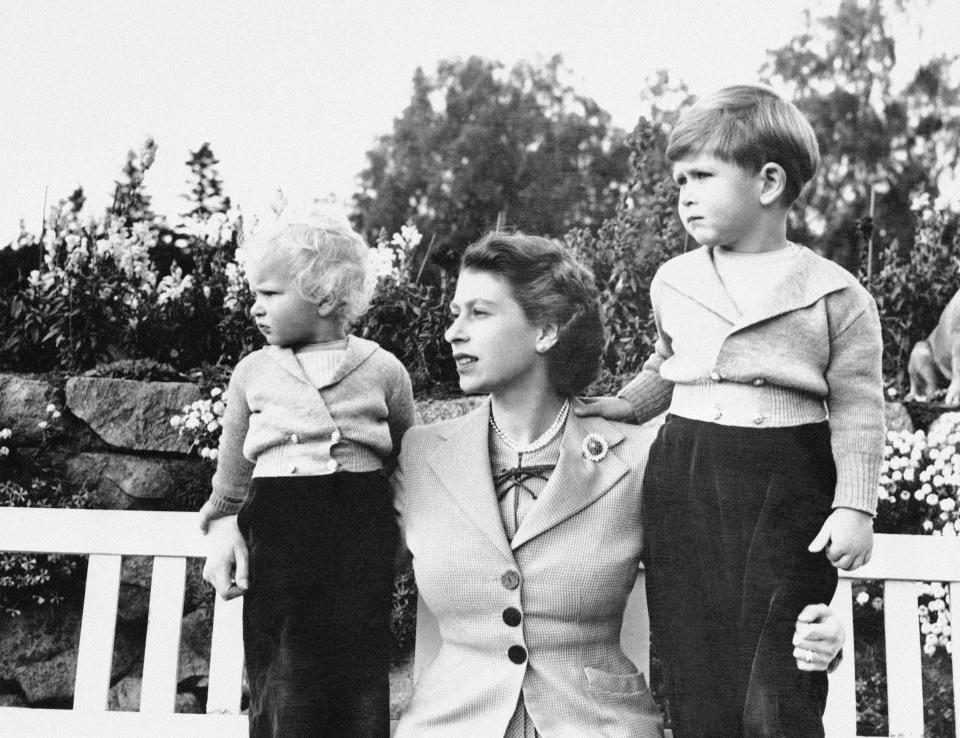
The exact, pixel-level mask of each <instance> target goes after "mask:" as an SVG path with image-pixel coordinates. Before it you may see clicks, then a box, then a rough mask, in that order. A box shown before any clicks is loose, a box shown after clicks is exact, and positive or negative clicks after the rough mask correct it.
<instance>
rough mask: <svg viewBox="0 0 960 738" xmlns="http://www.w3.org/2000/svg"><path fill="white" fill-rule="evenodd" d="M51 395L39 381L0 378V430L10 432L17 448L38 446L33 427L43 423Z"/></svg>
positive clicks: (8, 376)
mask: <svg viewBox="0 0 960 738" xmlns="http://www.w3.org/2000/svg"><path fill="white" fill-rule="evenodd" d="M54 391H55V390H54V388H53V386H52V385H51V384H49V383H48V382H44V381H42V380H39V379H29V378H27V377H20V376H18V375H16V374H0V428H9V429H10V430H12V431H13V439H12V440H13V441H14V442H15V443H16V444H17V445H21V444H31V445H34V444H36V443H38V442H39V441H40V430H39V428H38V427H37V423H39V422H40V421H41V420H47V404H48V403H49V402H50V398H51V397H52V396H53V394H54Z"/></svg>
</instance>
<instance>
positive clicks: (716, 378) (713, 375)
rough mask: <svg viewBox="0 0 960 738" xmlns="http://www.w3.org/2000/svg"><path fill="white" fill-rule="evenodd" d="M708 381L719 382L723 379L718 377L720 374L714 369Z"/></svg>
mask: <svg viewBox="0 0 960 738" xmlns="http://www.w3.org/2000/svg"><path fill="white" fill-rule="evenodd" d="M710 379H712V380H713V381H714V382H719V381H720V380H722V379H723V377H721V376H720V372H718V371H717V370H716V369H714V370H713V371H712V372H710Z"/></svg>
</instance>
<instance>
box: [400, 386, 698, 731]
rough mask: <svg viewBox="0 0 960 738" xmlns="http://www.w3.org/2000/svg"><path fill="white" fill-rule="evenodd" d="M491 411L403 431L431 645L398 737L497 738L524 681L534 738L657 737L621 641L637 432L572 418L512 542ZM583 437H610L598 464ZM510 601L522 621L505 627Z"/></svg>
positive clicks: (632, 575) (641, 452)
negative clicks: (494, 467) (433, 650)
mask: <svg viewBox="0 0 960 738" xmlns="http://www.w3.org/2000/svg"><path fill="white" fill-rule="evenodd" d="M489 418H490V404H489V401H487V402H486V403H484V404H483V405H482V406H481V407H480V408H478V409H477V410H474V411H473V412H471V413H469V414H468V415H466V416H464V417H462V418H458V419H456V420H450V421H446V422H443V423H437V424H434V425H427V426H415V427H413V428H411V429H410V430H409V431H408V432H407V434H406V436H404V439H403V445H402V450H401V453H400V462H399V467H398V469H397V472H396V474H395V475H394V480H395V490H396V496H397V506H398V510H399V511H400V514H401V517H402V523H403V527H404V535H405V538H406V544H407V547H408V548H409V550H410V552H411V553H412V555H413V566H414V571H415V573H416V579H417V585H418V587H419V589H420V594H421V595H422V597H423V599H424V601H425V602H426V603H427V605H428V606H429V607H430V610H431V611H432V612H433V614H434V615H436V617H437V619H438V621H439V628H440V636H441V639H442V645H441V648H440V651H439V654H438V655H437V657H436V659H435V660H434V661H433V662H432V663H431V664H430V665H429V666H428V667H427V668H426V669H425V670H424V672H423V674H422V676H421V677H420V680H419V681H418V683H417V685H416V688H415V690H414V694H413V699H412V701H411V703H410V706H409V707H408V708H407V710H406V712H405V713H404V714H403V716H402V717H401V719H400V722H399V725H398V727H397V732H396V738H411V737H416V738H424V737H427V738H429V737H431V736H436V738H440V737H441V736H442V737H443V738H448V737H449V736H457V737H458V738H498V737H499V736H503V735H504V731H505V730H506V727H507V724H508V722H509V720H510V717H511V715H513V712H514V708H515V707H516V705H517V699H518V697H519V695H520V690H521V689H522V690H523V695H524V700H525V703H526V708H527V711H528V713H529V714H530V716H531V717H532V718H533V720H534V722H535V723H536V725H537V728H538V730H539V732H540V734H541V735H542V736H544V738H560V737H563V738H567V737H569V738H587V737H589V736H608V737H611V738H613V737H616V738H620V737H622V738H628V737H629V738H645V737H650V738H658V737H660V736H662V735H663V732H662V720H661V717H660V713H659V711H658V709H657V706H656V704H655V703H654V702H653V699H652V698H651V697H650V693H649V691H648V690H647V685H646V682H645V680H644V678H643V676H642V674H640V673H639V672H638V671H637V669H636V667H635V666H634V664H633V663H631V662H630V660H629V659H628V658H627V657H626V656H625V655H624V653H623V651H622V650H621V648H620V628H621V624H622V620H623V611H624V607H625V605H626V601H627V597H628V595H629V594H630V591H631V589H632V588H633V585H634V581H635V579H636V576H637V568H638V563H639V560H640V547H641V534H640V482H641V479H642V476H643V467H644V463H645V461H646V454H647V449H648V442H647V441H646V440H645V436H644V435H643V431H642V430H641V429H639V428H637V427H635V426H628V425H622V424H618V423H611V422H608V421H606V420H603V419H602V418H578V417H576V416H575V415H574V414H573V413H570V415H569V417H568V419H567V422H566V426H565V429H564V435H563V440H562V449H561V452H560V461H559V462H558V464H557V467H556V469H555V470H554V472H553V474H552V476H551V477H550V481H549V483H548V484H547V487H546V488H545V489H544V491H543V493H542V494H541V495H540V497H539V499H538V500H537V503H536V506H535V507H534V508H533V509H532V510H531V511H530V512H529V513H528V514H527V516H526V517H525V518H524V520H523V522H522V523H521V524H520V528H519V529H518V530H517V533H516V535H515V536H514V538H513V541H512V542H508V541H507V538H506V534H505V533H504V529H503V523H502V521H501V517H500V510H499V507H498V505H497V499H496V495H495V492H494V487H493V481H492V478H491V472H490V458H489V449H488V423H489ZM587 434H595V435H597V436H599V437H602V438H603V439H604V440H605V441H606V443H607V444H608V446H609V451H608V452H607V454H606V456H605V457H604V458H603V459H601V460H599V461H590V460H588V459H587V458H585V456H584V455H583V452H582V450H581V444H582V443H583V441H584V438H585V437H586V436H587ZM509 608H514V609H516V610H517V611H519V613H520V614H521V620H520V622H519V624H515V625H509V624H508V621H511V622H512V621H513V620H515V614H514V613H511V614H513V615H514V618H511V617H510V614H507V613H505V611H506V610H508V609H509ZM678 616H681V614H680V613H678ZM521 659H522V660H521ZM517 661H520V663H517Z"/></svg>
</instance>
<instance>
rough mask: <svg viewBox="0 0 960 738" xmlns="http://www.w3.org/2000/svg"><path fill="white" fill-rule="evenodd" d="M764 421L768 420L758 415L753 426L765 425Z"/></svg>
mask: <svg viewBox="0 0 960 738" xmlns="http://www.w3.org/2000/svg"><path fill="white" fill-rule="evenodd" d="M764 420H766V418H765V417H763V416H762V415H758V416H757V417H755V418H754V419H753V424H754V425H763V421H764Z"/></svg>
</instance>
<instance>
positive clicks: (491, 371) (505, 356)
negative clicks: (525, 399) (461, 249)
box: [444, 269, 555, 394]
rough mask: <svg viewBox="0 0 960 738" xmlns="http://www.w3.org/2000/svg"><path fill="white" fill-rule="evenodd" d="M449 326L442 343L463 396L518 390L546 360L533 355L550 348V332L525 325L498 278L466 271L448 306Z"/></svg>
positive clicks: (483, 273)
mask: <svg viewBox="0 0 960 738" xmlns="http://www.w3.org/2000/svg"><path fill="white" fill-rule="evenodd" d="M450 313H451V315H452V316H453V323H451V325H450V327H449V328H447V332H446V333H445V334H444V337H445V338H446V339H447V341H448V342H449V343H450V345H451V347H452V348H453V359H454V361H455V362H456V364H457V372H458V373H459V374H460V389H461V390H463V391H464V392H466V393H470V394H477V393H485V392H490V393H497V392H502V391H504V390H510V389H519V388H522V387H523V385H524V383H525V380H530V379H532V378H534V377H538V376H539V375H538V374H537V371H538V369H540V370H543V369H545V367H546V359H545V358H544V356H543V355H542V354H541V353H539V352H538V351H537V348H538V347H539V348H540V349H541V350H542V351H545V350H546V349H547V348H549V347H550V345H552V343H553V340H555V339H552V340H551V338H550V335H549V334H550V331H549V328H543V327H540V326H537V325H534V324H533V323H531V322H530V321H529V320H527V317H526V315H524V313H523V309H522V308H521V307H520V304H519V303H518V302H517V301H516V300H515V299H514V298H513V290H512V289H511V288H510V284H509V282H507V281H506V280H505V279H504V278H503V277H501V276H499V275H497V274H492V273H490V272H481V271H476V270H472V269H466V270H464V271H462V272H461V273H460V278H459V280H458V281H457V291H456V294H454V296H453V300H451V302H450Z"/></svg>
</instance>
